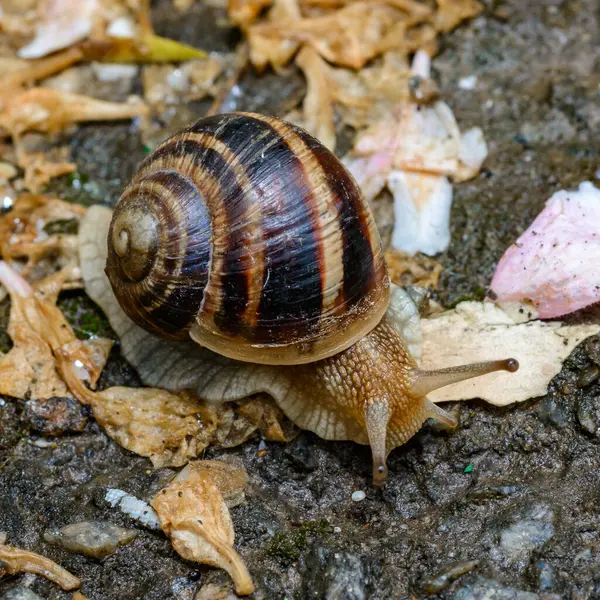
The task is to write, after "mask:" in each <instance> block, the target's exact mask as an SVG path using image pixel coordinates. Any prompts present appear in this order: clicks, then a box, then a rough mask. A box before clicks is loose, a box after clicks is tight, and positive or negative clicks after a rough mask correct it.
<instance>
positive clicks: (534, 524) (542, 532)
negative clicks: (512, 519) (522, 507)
mask: <svg viewBox="0 0 600 600" xmlns="http://www.w3.org/2000/svg"><path fill="white" fill-rule="evenodd" d="M553 521H554V511H553V510H552V509H551V508H550V507H549V506H545V505H535V506H533V507H531V508H530V509H529V510H528V511H527V512H526V513H525V515H524V516H523V518H521V519H520V520H519V521H517V522H516V523H514V524H513V525H511V526H510V527H507V528H506V529H505V530H504V531H502V532H501V534H500V549H501V550H502V551H503V553H504V554H506V555H507V556H508V557H509V558H511V559H513V560H520V559H524V558H525V557H526V556H527V555H528V554H529V553H531V552H532V551H533V550H535V549H536V548H540V547H541V546H543V545H544V544H545V543H546V542H547V541H548V540H549V539H550V538H552V536H553V535H554V525H553Z"/></svg>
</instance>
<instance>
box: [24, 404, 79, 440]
mask: <svg viewBox="0 0 600 600" xmlns="http://www.w3.org/2000/svg"><path fill="white" fill-rule="evenodd" d="M88 417H89V410H88V409H87V408H86V407H85V406H82V405H81V404H80V403H79V402H78V401H77V400H75V398H68V397H57V396H54V397H52V398H44V399H40V398H36V399H33V400H28V401H27V402H25V411H24V416H23V418H24V420H25V422H27V423H28V424H29V425H30V426H31V428H32V429H33V430H34V431H37V432H39V433H42V434H44V435H49V436H54V435H61V434H63V433H65V432H73V431H75V432H79V431H83V429H84V427H85V426H86V425H87V422H88Z"/></svg>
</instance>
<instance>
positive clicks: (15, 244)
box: [0, 194, 86, 288]
mask: <svg viewBox="0 0 600 600" xmlns="http://www.w3.org/2000/svg"><path fill="white" fill-rule="evenodd" d="M85 212H86V209H85V208H84V207H83V206H79V205H77V204H71V203H69V202H65V201H63V200H59V199H58V198H54V197H52V196H47V195H42V194H20V195H19V196H17V198H16V199H15V201H14V204H13V208H12V210H11V211H10V212H7V213H6V214H4V215H3V216H2V217H0V254H1V255H2V258H3V259H4V260H5V261H6V262H7V263H8V264H9V265H11V266H12V267H13V268H16V269H18V270H19V271H20V272H21V274H22V275H23V276H25V277H28V278H29V279H30V280H33V281H36V280H39V279H41V278H43V277H46V276H48V275H50V274H51V273H55V272H56V270H57V269H62V268H64V267H67V266H68V265H75V264H77V262H78V256H77V252H78V244H77V235H76V234H77V229H78V227H79V221H80V220H81V218H82V217H83V215H84V214H85ZM69 230H70V231H71V233H66V232H65V231H69ZM23 263H24V264H23ZM77 272H78V270H74V271H72V272H71V275H76V274H77ZM63 283H64V284H65V287H68V288H73V287H78V286H79V283H78V282H77V281H74V280H72V279H71V278H68V279H66V280H65V281H64V282H63Z"/></svg>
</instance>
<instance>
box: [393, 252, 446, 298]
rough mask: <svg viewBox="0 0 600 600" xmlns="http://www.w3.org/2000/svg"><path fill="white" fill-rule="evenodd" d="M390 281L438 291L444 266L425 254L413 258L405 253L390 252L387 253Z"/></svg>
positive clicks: (400, 284)
mask: <svg viewBox="0 0 600 600" xmlns="http://www.w3.org/2000/svg"><path fill="white" fill-rule="evenodd" d="M385 261H386V263H387V267H388V273H389V275H390V279H391V280H392V281H393V282H394V283H396V284H397V285H399V286H406V285H418V286H420V287H429V288H433V289H434V290H435V289H437V286H438V281H439V278H440V273H441V272H442V265H440V263H439V262H437V261H436V260H434V259H433V258H429V257H428V256H425V255H423V254H417V255H416V256H411V255H410V254H407V253H405V252H398V251H397V250H388V251H387V252H386V253H385Z"/></svg>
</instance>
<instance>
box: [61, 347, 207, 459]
mask: <svg viewBox="0 0 600 600" xmlns="http://www.w3.org/2000/svg"><path fill="white" fill-rule="evenodd" d="M57 358H58V364H59V369H60V372H61V374H62V376H63V378H64V380H65V381H66V382H67V384H68V386H69V388H70V390H71V392H72V393H73V394H74V395H75V397H76V398H77V399H78V400H79V401H80V402H81V403H83V404H89V405H90V406H91V408H92V412H93V414H94V418H95V419H96V421H97V422H98V424H99V425H100V426H101V427H102V429H104V431H106V433H107V434H108V435H109V436H110V437H111V438H113V439H114V440H115V441H116V442H117V443H119V444H120V445H121V446H123V448H126V449H127V450H130V451H131V452H135V453H136V454H138V455H140V456H147V457H148V458H150V460H151V461H152V464H153V465H154V466H155V467H157V468H158V467H165V466H172V467H179V466H181V465H184V464H186V463H187V462H188V461H189V460H190V459H192V458H196V457H197V456H198V455H199V454H200V453H201V452H202V451H203V450H204V449H205V448H206V447H207V446H208V445H209V444H210V443H211V442H212V441H213V439H214V437H215V434H216V432H217V427H218V424H219V409H217V408H212V407H209V406H205V405H203V404H201V403H200V402H199V401H198V400H196V399H195V398H194V397H192V396H190V395H188V394H186V393H185V392H181V393H180V394H178V395H176V394H171V393H169V392H167V391H165V390H160V389H155V388H127V387H111V388H108V389H106V390H103V391H101V392H92V391H91V390H89V389H87V388H86V387H85V386H84V385H83V382H82V381H81V380H80V378H79V377H78V376H77V374H76V371H75V368H74V361H73V358H72V356H71V355H70V354H69V352H68V350H66V349H62V350H60V351H59V353H58V357H57Z"/></svg>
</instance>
